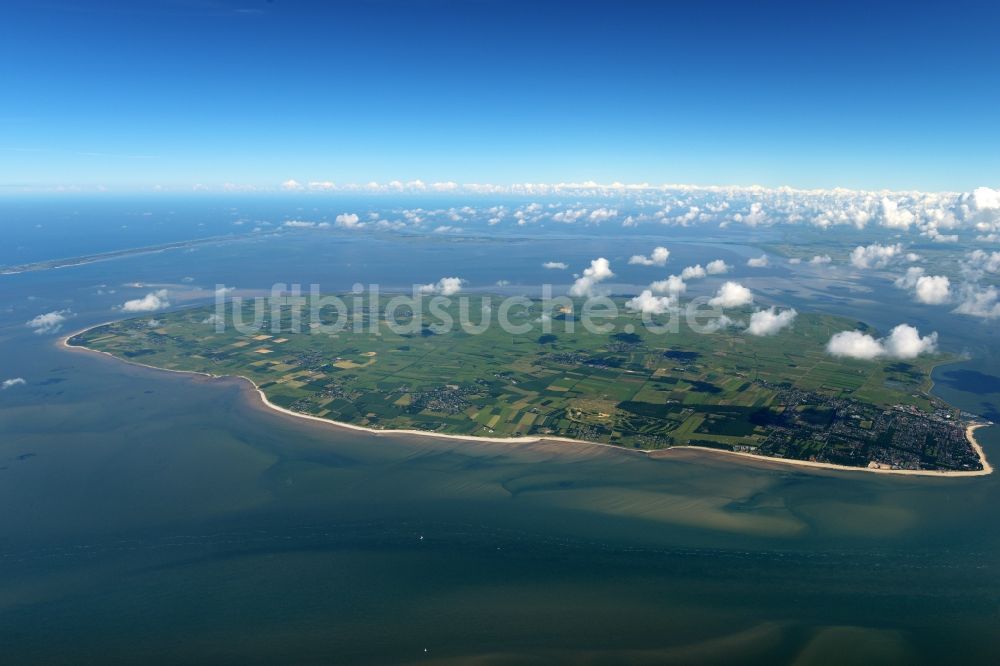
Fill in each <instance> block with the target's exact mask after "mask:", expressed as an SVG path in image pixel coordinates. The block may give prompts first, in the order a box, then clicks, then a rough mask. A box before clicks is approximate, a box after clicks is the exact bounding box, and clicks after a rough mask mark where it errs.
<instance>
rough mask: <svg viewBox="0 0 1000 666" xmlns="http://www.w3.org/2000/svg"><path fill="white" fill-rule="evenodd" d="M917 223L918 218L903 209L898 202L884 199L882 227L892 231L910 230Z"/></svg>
mask: <svg viewBox="0 0 1000 666" xmlns="http://www.w3.org/2000/svg"><path fill="white" fill-rule="evenodd" d="M915 221H916V216H914V214H913V213H911V212H910V211H908V210H905V209H901V208H900V207H899V202H898V201H893V200H892V199H890V198H889V197H882V226H884V227H888V228H890V229H909V228H910V225H911V224H913V223H914V222H915Z"/></svg>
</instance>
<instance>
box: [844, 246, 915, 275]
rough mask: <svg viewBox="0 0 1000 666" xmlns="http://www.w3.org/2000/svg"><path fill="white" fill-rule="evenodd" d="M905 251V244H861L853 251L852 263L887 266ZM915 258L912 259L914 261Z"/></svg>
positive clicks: (868, 266) (873, 266)
mask: <svg viewBox="0 0 1000 666" xmlns="http://www.w3.org/2000/svg"><path fill="white" fill-rule="evenodd" d="M902 253H903V246H902V245H900V244H899V243H896V244H895V245H880V244H878V243H872V244H871V245H859V246H857V247H856V248H854V249H853V250H852V251H851V264H853V265H854V267H855V268H861V269H865V268H885V267H886V266H888V265H889V262H891V261H892V260H893V259H895V258H896V257H899V256H900V255H902ZM914 260H915V259H910V261H914Z"/></svg>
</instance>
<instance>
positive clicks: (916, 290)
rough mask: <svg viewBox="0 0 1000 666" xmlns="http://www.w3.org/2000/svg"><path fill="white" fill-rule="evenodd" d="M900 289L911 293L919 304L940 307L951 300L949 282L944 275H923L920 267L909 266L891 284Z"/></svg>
mask: <svg viewBox="0 0 1000 666" xmlns="http://www.w3.org/2000/svg"><path fill="white" fill-rule="evenodd" d="M893 284H895V285H896V286H897V287H899V288H900V289H907V290H910V291H912V292H913V297H914V298H915V299H916V300H917V301H918V302H920V303H927V304H928V305H940V304H942V303H947V302H948V301H950V300H951V280H949V279H948V277H947V276H946V275H924V269H923V268H921V267H920V266H911V267H909V268H907V269H906V273H905V274H904V275H902V276H900V277H898V278H896V280H895V281H894V282H893Z"/></svg>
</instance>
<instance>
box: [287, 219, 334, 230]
mask: <svg viewBox="0 0 1000 666" xmlns="http://www.w3.org/2000/svg"><path fill="white" fill-rule="evenodd" d="M281 226H283V227H286V228H288V229H326V228H327V227H329V226H330V223H329V222H306V221H305V220H288V221H287V222H284V223H283V224H282V225H281Z"/></svg>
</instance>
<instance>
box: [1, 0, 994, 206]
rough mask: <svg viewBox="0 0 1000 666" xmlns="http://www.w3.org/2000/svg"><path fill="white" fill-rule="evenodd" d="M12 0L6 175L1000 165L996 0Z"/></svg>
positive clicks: (720, 179) (792, 174)
mask: <svg viewBox="0 0 1000 666" xmlns="http://www.w3.org/2000/svg"><path fill="white" fill-rule="evenodd" d="M875 4H876V3H864V4H862V3H857V4H852V3H848V2H733V3H728V2H701V3H695V2H622V1H619V2H573V3H569V2H566V3H556V2H517V1H510V0H503V1H501V0H497V1H491V0H478V1H476V0H469V1H462V2H460V1H447V0H412V1H410V2H402V1H393V0H368V1H357V2H327V3H309V2H294V1H287V2H286V1H283V0H273V1H272V2H259V1H257V0H241V1H239V2H227V1H225V0H216V1H213V2H208V1H205V2H197V1H195V0H187V1H178V2H165V1H159V2H136V1H135V0H133V1H130V2H122V3H115V2H101V1H100V0H95V1H94V2H88V3H74V2H71V1H70V0H64V1H62V2H59V1H55V0H33V1H31V2H25V1H21V0H13V2H11V1H8V2H6V3H4V8H3V9H2V10H0V11H2V16H0V19H2V20H0V83H2V93H0V99H2V103H0V192H16V191H21V190H24V189H35V190H45V189H47V188H52V187H57V186H60V185H77V186H82V187H84V188H92V187H96V186H105V187H107V188H109V189H111V190H113V191H114V190H143V189H150V188H152V187H153V186H154V185H162V186H165V187H167V188H173V189H180V190H190V188H191V186H192V185H193V184H194V183H204V184H207V185H209V186H212V187H220V186H221V185H222V184H223V183H226V182H230V183H239V184H248V185H257V186H261V187H277V186H278V184H279V183H280V182H282V181H284V180H286V179H289V178H295V179H297V180H299V181H303V182H306V181H310V180H332V181H335V182H338V183H342V182H360V183H364V182H367V181H372V180H375V181H388V180H392V179H401V180H408V179H417V178H419V179H422V180H424V181H426V182H433V181H457V182H460V183H467V182H490V183H513V182H560V181H583V180H596V181H600V182H611V181H616V180H617V181H623V182H652V183H664V182H680V183H699V184H730V183H738V184H750V183H759V184H763V185H770V186H777V185H786V184H787V185H792V186H799V187H833V186H844V187H852V188H883V187H885V188H894V189H904V188H916V189H925V190H941V189H949V190H969V189H971V188H973V187H976V186H978V185H989V186H993V187H996V186H997V185H1000V123H998V122H997V118H998V110H1000V103H998V102H1000V74H998V73H1000V46H998V44H1000V40H998V39H997V26H998V25H1000V21H998V19H1000V9H998V8H997V5H996V4H995V3H988V2H981V3H964V2H949V3H936V4H925V3H920V2H913V3H900V4H898V5H896V4H894V3H878V4H879V6H873V5H875Z"/></svg>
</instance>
